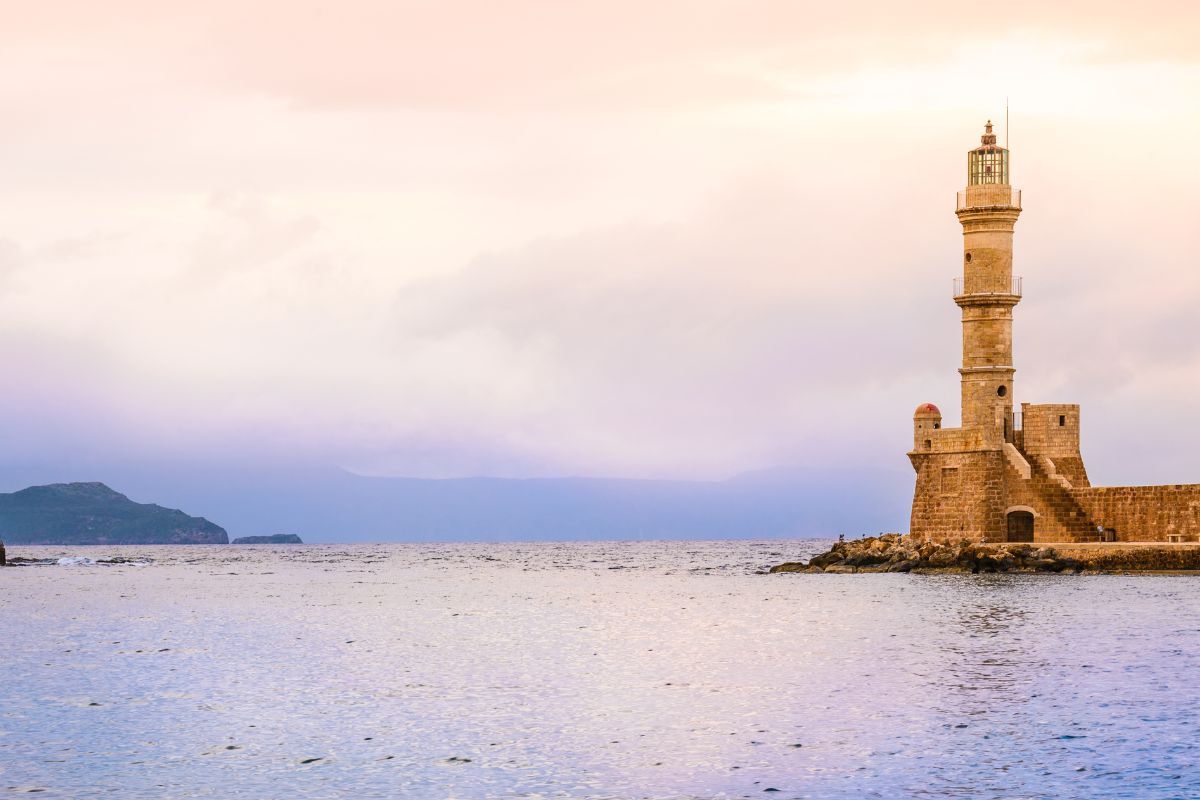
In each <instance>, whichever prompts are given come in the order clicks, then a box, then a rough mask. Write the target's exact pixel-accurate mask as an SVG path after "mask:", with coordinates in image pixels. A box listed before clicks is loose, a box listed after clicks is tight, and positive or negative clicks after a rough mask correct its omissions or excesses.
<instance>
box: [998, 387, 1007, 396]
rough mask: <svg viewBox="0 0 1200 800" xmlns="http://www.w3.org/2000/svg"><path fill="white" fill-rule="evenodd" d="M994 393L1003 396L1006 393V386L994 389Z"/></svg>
mask: <svg viewBox="0 0 1200 800" xmlns="http://www.w3.org/2000/svg"><path fill="white" fill-rule="evenodd" d="M996 394H998V395H1000V396H1001V397H1004V395H1006V394H1008V387H1007V386H1001V387H1000V388H999V389H997V390H996Z"/></svg>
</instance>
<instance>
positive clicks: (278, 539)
mask: <svg viewBox="0 0 1200 800" xmlns="http://www.w3.org/2000/svg"><path fill="white" fill-rule="evenodd" d="M233 544H304V542H302V541H301V540H300V537H299V536H297V535H296V534H294V533H276V534H273V535H271V536H242V537H241V538H238V539H234V540H233Z"/></svg>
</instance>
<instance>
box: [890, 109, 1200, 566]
mask: <svg viewBox="0 0 1200 800" xmlns="http://www.w3.org/2000/svg"><path fill="white" fill-rule="evenodd" d="M1010 169H1011V163H1010V160H1009V152H1008V149H1007V148H1004V147H1001V146H1000V145H998V144H997V143H996V134H995V133H993V131H992V123H991V122H988V123H987V125H986V126H985V127H984V130H983V137H982V139H981V140H980V143H979V146H978V147H976V148H974V149H973V150H970V151H968V153H967V185H966V188H964V189H963V190H962V191H960V192H959V193H958V199H957V203H956V204H955V214H956V215H957V217H958V221H959V222H960V223H961V224H962V231H963V254H962V277H958V278H955V279H954V302H955V304H957V305H958V307H959V308H960V309H961V310H962V366H961V367H959V370H958V372H959V375H960V376H961V378H962V425H961V426H959V427H957V428H947V427H945V426H944V425H942V412H941V410H940V409H939V408H938V407H937V406H936V405H934V404H933V403H921V404H920V405H919V406H917V409H916V411H915V412H914V413H913V449H912V450H910V451H909V453H908V458H909V461H910V462H911V463H912V466H913V469H914V470H915V471H916V473H917V476H916V486H915V488H914V490H913V504H912V520H911V523H910V528H909V530H910V532H911V533H912V535H913V536H914V537H915V538H918V539H928V540H933V541H948V540H959V539H966V540H969V541H975V542H1042V543H1048V542H1097V541H1125V542H1138V541H1141V542H1153V541H1159V542H1162V541H1166V542H1185V541H1200V484H1190V485H1183V484H1174V485H1169V486H1092V484H1091V481H1090V480H1089V478H1088V473H1087V470H1086V469H1085V468H1084V464H1083V456H1082V455H1081V454H1080V451H1079V430H1080V422H1079V418H1080V414H1079V406H1078V405H1075V404H1068V403H1039V404H1033V403H1022V404H1021V411H1020V413H1019V414H1014V413H1013V395H1014V392H1013V377H1014V376H1015V374H1016V368H1015V367H1014V365H1013V346H1012V342H1013V309H1014V308H1016V307H1017V304H1018V303H1020V302H1021V288H1022V287H1021V279H1020V278H1018V277H1015V276H1014V275H1013V229H1014V228H1015V227H1016V224H1017V218H1018V217H1019V216H1021V192H1020V191H1018V190H1017V189H1014V188H1013V187H1012V184H1011V183H1010V181H1009V173H1010Z"/></svg>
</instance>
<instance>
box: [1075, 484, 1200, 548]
mask: <svg viewBox="0 0 1200 800" xmlns="http://www.w3.org/2000/svg"><path fill="white" fill-rule="evenodd" d="M1071 494H1072V495H1073V496H1074V497H1075V499H1076V500H1077V501H1078V502H1079V504H1080V505H1081V506H1082V507H1083V508H1084V509H1085V510H1086V511H1087V512H1088V514H1089V516H1091V518H1092V519H1093V520H1094V521H1095V522H1096V524H1098V525H1103V526H1104V527H1105V528H1111V529H1113V530H1115V531H1116V532H1117V534H1116V536H1117V540H1118V541H1122V542H1165V541H1167V537H1168V536H1169V535H1171V534H1182V535H1184V536H1196V537H1200V484H1169V485H1166V486H1094V487H1091V488H1087V489H1073V490H1072V491H1071Z"/></svg>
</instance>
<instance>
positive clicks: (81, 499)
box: [0, 483, 229, 545]
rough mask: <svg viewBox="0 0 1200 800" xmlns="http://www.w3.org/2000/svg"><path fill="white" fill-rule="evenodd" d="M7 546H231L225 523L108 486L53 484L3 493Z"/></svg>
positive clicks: (1, 530)
mask: <svg viewBox="0 0 1200 800" xmlns="http://www.w3.org/2000/svg"><path fill="white" fill-rule="evenodd" d="M0 539H4V540H6V541H7V542H8V544H10V545H13V544H32V545H76V544H90V545H96V544H226V543H228V542H229V536H228V535H227V534H226V533H225V529H224V528H222V527H221V526H220V525H215V524H213V523H212V522H209V521H208V520H207V519H204V518H203V517H193V516H189V515H188V514H185V513H183V512H182V511H180V510H178V509H174V508H164V507H162V506H160V505H155V504H153V503H135V502H134V501H133V500H130V499H129V498H128V497H126V496H125V495H123V494H121V493H120V492H116V491H113V490H112V489H110V488H109V487H107V486H105V485H104V484H103V483H53V484H50V485H48V486H30V487H29V488H28V489H22V490H21V491H19V492H12V493H10V494H0Z"/></svg>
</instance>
